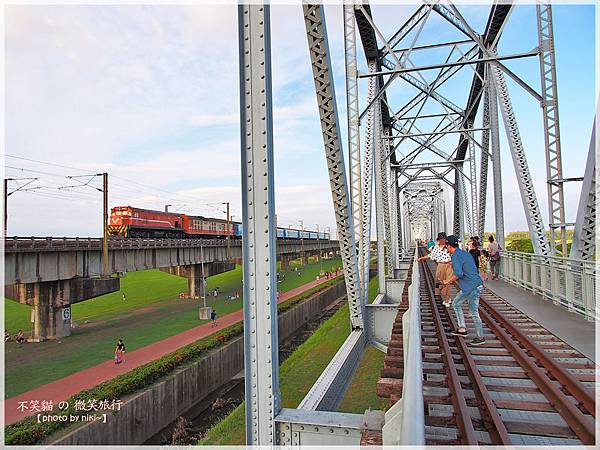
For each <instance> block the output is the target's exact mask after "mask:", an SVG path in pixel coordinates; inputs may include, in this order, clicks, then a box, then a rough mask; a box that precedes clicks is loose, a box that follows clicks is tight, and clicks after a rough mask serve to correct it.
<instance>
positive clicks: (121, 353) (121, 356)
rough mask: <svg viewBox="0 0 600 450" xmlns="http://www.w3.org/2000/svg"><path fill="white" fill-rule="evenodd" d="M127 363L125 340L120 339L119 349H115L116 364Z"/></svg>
mask: <svg viewBox="0 0 600 450" xmlns="http://www.w3.org/2000/svg"><path fill="white" fill-rule="evenodd" d="M124 361H125V343H124V342H123V339H119V342H117V348H116V349H115V364H121V363H122V362H124Z"/></svg>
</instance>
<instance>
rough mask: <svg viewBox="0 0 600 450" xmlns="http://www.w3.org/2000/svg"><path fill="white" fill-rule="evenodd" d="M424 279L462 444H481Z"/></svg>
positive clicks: (430, 285)
mask: <svg viewBox="0 0 600 450" xmlns="http://www.w3.org/2000/svg"><path fill="white" fill-rule="evenodd" d="M421 269H422V270H423V271H424V272H425V273H426V272H427V271H426V269H425V268H424V267H421ZM423 281H424V282H425V284H426V287H427V294H429V295H427V296H428V297H429V303H430V305H431V310H432V315H433V319H434V322H435V332H436V334H437V337H438V342H439V343H440V344H441V345H440V351H441V354H442V358H443V360H444V363H445V366H446V368H447V372H448V377H447V378H446V379H447V381H448V388H449V389H450V391H451V394H452V395H451V397H452V404H453V406H454V412H455V415H456V420H457V424H458V428H459V430H460V433H461V438H462V444H464V445H479V441H478V439H477V436H476V434H475V429H474V428H473V419H472V418H471V415H470V414H469V408H468V407H467V402H466V400H465V394H464V391H463V388H462V386H461V383H460V378H459V377H458V372H457V369H456V364H455V363H454V359H453V357H452V351H451V349H450V344H449V343H448V338H447V337H446V333H445V332H444V326H443V324H442V319H441V317H440V313H439V312H438V310H437V308H436V305H435V295H434V288H433V285H432V282H431V280H430V279H429V278H428V277H427V276H424V277H423Z"/></svg>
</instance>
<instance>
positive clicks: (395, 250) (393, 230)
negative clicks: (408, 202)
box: [387, 163, 400, 274]
mask: <svg viewBox="0 0 600 450" xmlns="http://www.w3.org/2000/svg"><path fill="white" fill-rule="evenodd" d="M387 170H388V171H389V176H388V179H389V180H390V184H389V185H388V199H389V201H390V242H389V245H390V248H391V250H392V258H393V261H392V269H396V268H398V267H399V264H400V261H399V253H400V249H399V242H398V220H397V216H398V200H397V199H395V197H396V186H397V184H398V182H397V181H396V169H395V168H391V167H390V165H389V163H388V164H387ZM391 273H393V272H390V274H391Z"/></svg>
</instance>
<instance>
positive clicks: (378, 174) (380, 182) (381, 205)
mask: <svg viewBox="0 0 600 450" xmlns="http://www.w3.org/2000/svg"><path fill="white" fill-rule="evenodd" d="M378 90H379V87H378V86H377V85H376V87H375V92H376V93H377V91H378ZM373 109H374V110H375V114H374V116H373V141H374V142H373V180H374V183H375V224H376V230H377V278H378V286H379V293H380V294H385V291H386V289H385V200H384V195H385V191H387V186H386V185H385V181H384V175H385V171H384V170H383V136H382V133H383V127H382V126H381V106H380V100H377V101H376V102H375V106H374V107H373ZM386 197H387V196H386Z"/></svg>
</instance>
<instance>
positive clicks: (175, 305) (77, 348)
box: [5, 258, 341, 398]
mask: <svg viewBox="0 0 600 450" xmlns="http://www.w3.org/2000/svg"><path fill="white" fill-rule="evenodd" d="M295 265H296V263H295V262H294V263H292V267H294V266H295ZM337 265H341V261H340V259H339V258H338V259H334V260H329V261H323V268H324V270H330V269H331V267H332V266H337ZM320 268H321V264H320V263H313V264H309V265H307V266H305V267H302V268H301V269H300V272H299V273H300V276H297V273H296V272H288V273H286V277H285V281H283V282H281V283H279V286H278V288H279V290H280V291H281V292H286V291H288V290H291V289H294V288H296V287H298V286H301V285H303V284H306V283H308V282H309V281H312V280H314V279H315V277H316V275H317V274H318V273H319V271H320ZM241 281H242V271H241V268H240V267H239V266H238V267H236V269H234V270H232V271H229V272H225V273H222V274H219V275H215V276H212V277H210V278H209V279H208V289H209V290H210V289H213V288H214V287H216V286H219V288H220V291H221V294H220V295H219V296H218V297H217V298H216V299H215V298H213V297H207V305H209V306H212V307H214V308H215V309H216V311H217V312H218V314H219V316H221V317H222V316H224V315H226V314H229V313H231V312H233V311H236V310H239V309H241V308H242V299H241V298H240V299H239V300H236V301H233V302H229V303H228V304H225V295H231V294H233V293H235V292H236V291H239V292H240V297H241ZM186 290H187V281H186V280H185V279H184V278H180V277H177V276H174V275H169V274H167V273H164V272H161V271H158V270H148V271H143V272H134V273H130V274H128V275H127V276H126V277H125V278H123V279H122V280H121V291H119V292H115V293H112V294H108V295H104V296H101V297H97V298H95V299H92V300H87V301H85V302H82V303H78V304H75V305H73V320H74V322H75V323H76V324H77V325H78V326H76V327H75V328H74V329H73V330H72V335H71V336H69V337H68V338H64V339H62V340H60V341H56V340H52V341H46V342H42V343H39V344H24V345H18V344H16V343H14V342H9V343H8V344H7V345H6V347H5V363H6V365H5V367H6V369H5V398H9V397H13V396H15V395H18V394H20V393H23V392H26V391H28V390H30V389H33V388H35V387H37V386H40V385H43V384H46V383H49V382H51V381H54V380H57V379H60V378H63V377H65V376H67V375H70V374H72V373H75V372H77V371H79V370H83V369H86V368H88V367H92V366H94V365H96V364H99V363H101V362H104V361H106V360H108V359H111V358H112V356H113V351H114V346H115V343H116V340H117V339H119V338H123V339H124V341H125V343H126V345H127V350H128V351H132V350H136V349H138V348H141V347H144V346H146V345H149V344H152V343H154V342H157V341H160V340H162V339H165V338H167V337H170V336H173V335H175V334H177V333H180V332H183V331H186V330H189V329H190V328H193V327H195V326H198V325H201V324H202V323H204V322H206V321H201V320H199V319H198V307H199V306H200V302H201V300H181V299H179V293H180V292H184V291H186ZM122 292H125V293H126V296H127V300H126V301H123V300H122ZM29 317H30V307H29V306H26V305H20V304H18V303H16V302H13V301H10V300H9V301H5V326H6V328H7V329H8V330H9V331H10V332H11V333H14V332H15V331H16V330H18V329H23V330H28V329H30V323H29Z"/></svg>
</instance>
